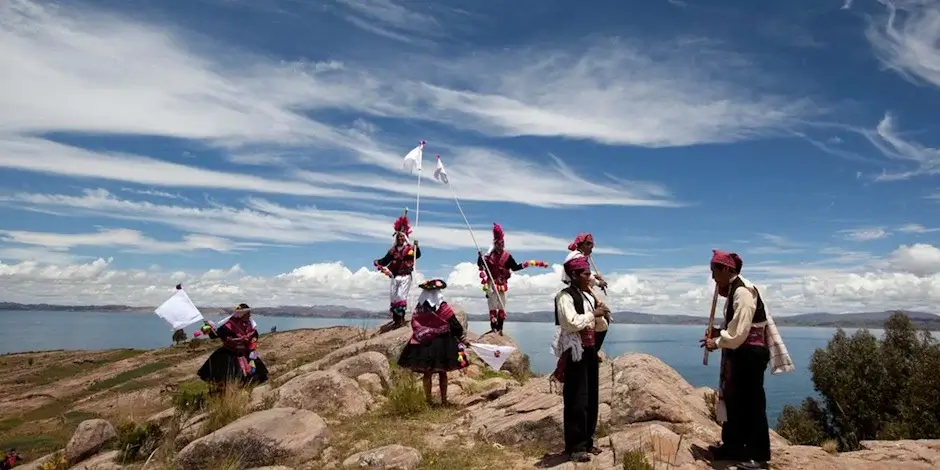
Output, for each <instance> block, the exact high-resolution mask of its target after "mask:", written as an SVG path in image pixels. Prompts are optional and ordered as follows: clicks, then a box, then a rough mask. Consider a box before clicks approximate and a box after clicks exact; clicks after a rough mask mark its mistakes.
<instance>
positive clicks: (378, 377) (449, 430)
mask: <svg viewBox="0 0 940 470" xmlns="http://www.w3.org/2000/svg"><path fill="white" fill-rule="evenodd" d="M464 321H465V316H464ZM410 334H411V332H410V329H409V328H407V327H406V328H400V329H398V330H395V331H391V332H386V333H377V334H373V335H370V336H369V337H367V338H363V339H362V340H361V341H359V342H353V343H351V344H347V345H344V346H343V347H341V348H338V349H336V350H335V351H333V352H331V353H330V354H328V355H327V356H325V357H323V358H322V359H320V360H318V361H316V362H313V363H310V364H306V365H302V366H300V367H298V368H296V369H294V370H292V371H289V372H288V375H287V377H288V379H287V380H284V379H278V380H276V381H272V382H271V383H268V384H265V385H262V386H260V387H256V388H254V389H253V390H252V397H251V407H250V410H246V412H247V411H254V412H253V413H251V414H248V415H247V416H244V417H242V418H240V419H238V420H236V421H234V422H232V423H231V424H229V425H227V426H225V427H222V428H221V429H219V430H217V431H215V432H213V433H210V434H208V435H203V434H205V431H206V427H205V425H206V423H207V422H210V421H213V420H214V419H215V418H217V416H215V415H213V420H210V419H208V418H209V415H208V414H207V413H196V414H192V415H190V414H181V413H178V412H176V411H175V410H174V409H172V408H171V409H167V410H164V411H162V412H160V413H157V414H154V415H152V416H150V418H148V419H147V420H146V422H148V423H152V424H155V425H158V426H160V427H163V428H164V430H169V429H171V428H172V431H173V432H167V433H166V437H168V438H175V444H176V445H177V447H176V448H182V450H181V451H179V452H178V453H177V455H176V460H177V462H176V464H178V467H179V468H186V469H193V470H200V469H209V468H219V467H220V466H225V467H226V468H232V467H233V466H234V467H237V468H245V469H252V470H293V469H296V470H319V469H326V468H331V469H341V468H345V469H385V470H391V469H399V470H407V469H415V468H419V467H422V466H434V465H440V464H441V462H448V460H447V459H446V458H444V459H443V460H441V459H439V456H440V454H441V453H442V452H447V451H450V450H453V449H455V448H461V449H469V450H471V451H472V452H483V453H484V455H486V454H485V452H486V447H484V446H487V447H488V446H493V447H502V448H503V449H504V451H503V452H504V453H503V454H501V455H500V456H499V457H498V458H499V459H500V460H499V461H498V462H496V463H495V464H496V465H497V466H498V468H500V469H501V470H503V469H504V470H512V469H533V468H548V469H555V470H579V469H593V470H615V469H616V470H622V469H623V468H624V464H623V461H624V459H625V458H628V459H631V458H635V457H637V456H641V457H642V458H645V459H646V460H647V461H648V462H649V463H650V465H651V466H652V468H670V469H671V470H694V469H701V470H705V469H710V468H728V465H726V463H709V462H707V461H706V460H705V458H706V455H705V449H706V448H707V447H708V445H710V444H714V443H716V442H717V441H718V440H719V438H720V427H719V426H718V425H717V424H716V423H714V422H713V421H712V419H711V418H710V417H709V409H710V407H709V403H707V400H708V399H709V397H710V392H711V390H710V389H707V388H694V387H692V386H691V385H689V383H688V382H686V381H685V380H684V379H683V378H682V377H681V376H680V375H679V374H678V373H676V371H675V370H673V369H672V368H671V367H669V366H667V365H666V364H664V363H663V362H662V361H660V360H659V359H657V358H655V357H653V356H649V355H646V354H626V355H623V356H620V357H616V358H612V359H609V360H607V361H605V362H604V363H603V364H602V365H601V366H600V401H601V405H600V418H599V426H598V439H597V440H596V442H597V445H598V446H599V447H600V448H601V450H602V452H601V454H600V455H597V456H595V457H594V458H593V459H592V462H591V463H590V464H587V465H580V464H579V465H575V464H572V463H570V462H565V461H564V459H563V458H561V457H558V456H557V455H549V456H546V457H544V458H541V459H539V460H536V459H535V458H530V457H525V456H523V455H522V454H523V452H522V448H523V447H524V448H526V450H529V451H531V450H532V449H533V448H534V447H541V448H544V449H547V450H551V451H560V450H561V447H562V442H563V438H562V425H563V423H562V419H563V418H562V409H563V405H562V399H561V395H560V392H561V390H560V387H559V386H558V385H553V383H552V382H550V381H549V379H548V378H546V377H542V378H532V379H530V380H528V381H527V382H525V384H522V383H520V382H519V381H518V380H516V379H514V378H513V377H510V376H509V374H502V375H501V376H499V377H490V378H487V379H482V378H480V376H483V371H482V367H481V363H480V361H479V359H478V358H474V365H473V366H472V367H471V369H470V370H464V371H461V372H455V373H453V374H451V381H450V389H449V399H450V401H451V402H452V403H453V404H454V405H457V406H458V407H460V408H462V410H461V412H460V413H459V414H458V415H456V416H459V418H457V419H453V416H454V415H447V419H446V420H438V421H435V420H433V419H432V420H431V421H428V422H420V421H418V426H415V422H416V421H415V420H416V419H417V420H420V419H422V418H421V417H420V416H423V415H419V416H418V417H414V416H412V417H410V418H406V419H405V420H403V419H402V417H400V416H399V417H396V418H395V419H397V421H395V422H396V423H404V422H405V421H408V422H409V423H410V424H409V428H408V431H407V432H409V433H410V434H408V436H407V442H405V441H404V440H402V441H401V442H400V443H397V444H396V443H391V444H390V442H395V441H396V440H398V439H397V437H398V436H399V435H401V436H404V433H402V432H398V433H397V434H396V429H395V428H394V426H391V427H390V428H385V427H383V425H385V424H387V423H386V422H384V421H382V419H384V418H385V417H386V416H385V415H383V414H375V415H368V416H361V417H359V418H356V417H357V416H360V415H363V414H365V413H369V412H371V411H374V410H376V409H377V407H378V406H379V405H380V404H381V403H382V401H383V400H388V399H387V398H385V397H384V396H383V395H384V392H386V391H388V390H389V389H390V386H392V385H395V384H394V383H392V382H393V377H392V374H391V371H390V366H389V360H390V359H391V360H394V359H396V358H397V354H398V353H399V352H400V350H401V347H402V346H403V345H404V344H405V342H406V341H407V339H408V337H409V336H410ZM469 336H470V338H471V339H472V340H473V341H480V342H485V343H489V344H501V345H512V346H515V343H514V342H513V341H512V339H511V338H509V337H507V336H499V335H493V334H488V335H485V336H483V337H482V338H481V337H479V336H477V335H475V334H472V333H470V334H469ZM516 354H518V357H516V356H515V355H516ZM291 367H293V365H292V366H291ZM474 367H475V368H476V372H475V374H476V375H475V374H474V372H473V368H474ZM527 367H528V365H527V364H525V359H524V357H523V356H522V354H521V353H519V352H518V351H517V352H516V353H514V355H513V357H510V358H509V361H507V364H506V368H507V369H509V370H511V371H513V372H514V374H513V375H515V373H519V374H525V373H526V372H527ZM489 375H490V374H486V375H485V376H489ZM398 378H399V377H398V375H397V374H396V376H395V377H394V380H398ZM278 385H280V386H278ZM434 392H435V393H436V392H437V387H434ZM418 393H421V392H418ZM412 396H414V395H412ZM419 399H420V398H419ZM271 406H274V408H271V409H267V410H263V408H269V407H271ZM255 410H261V411H255ZM151 411H155V410H151ZM216 411H217V410H216ZM324 417H325V418H330V419H332V421H330V423H331V424H330V425H328V424H327V422H326V421H325V420H324V419H323V418H324ZM357 419H358V420H359V421H358V422H357ZM349 423H354V425H353V426H347V424H349ZM329 426H333V427H334V432H335V436H334V435H333V434H331V432H330V430H329ZM374 429H380V430H381V432H380V433H378V434H373V432H372V430H374ZM419 429H420V431H418V430H419ZM415 433H417V434H418V435H413V434H415ZM771 436H772V445H773V453H774V460H773V462H772V465H773V468H775V469H778V470H803V469H820V470H876V469H877V470H882V469H897V470H920V469H925V470H926V469H930V468H940V440H938V441H927V440H920V441H890V442H889V441H864V442H862V443H861V446H862V449H861V450H859V451H856V452H847V453H843V454H829V453H826V452H825V451H823V450H822V449H820V448H818V447H807V446H793V445H789V443H787V442H786V441H785V440H784V439H782V438H780V437H779V436H777V435H776V433H773V432H771ZM114 439H115V429H114V428H113V427H112V425H111V424H109V423H108V422H107V421H105V420H100V419H96V420H89V421H85V422H83V423H81V424H80V425H79V426H78V429H77V430H76V431H75V433H74V435H73V436H72V439H71V440H70V441H69V442H68V445H67V446H66V448H65V449H63V450H61V451H59V452H57V453H55V454H50V455H48V456H45V457H42V458H41V459H39V460H37V461H35V462H30V463H27V464H25V465H24V466H22V467H17V468H23V469H24V470H40V468H41V467H40V465H41V463H42V462H43V461H50V460H55V461H56V462H57V463H58V464H57V466H56V468H66V466H65V463H64V462H62V460H64V459H65V458H66V457H68V460H69V462H68V465H71V467H70V468H71V469H72V470H113V469H119V468H139V467H136V466H135V467H122V466H121V465H119V464H118V463H116V462H117V459H116V457H117V456H118V454H119V452H118V451H114V450H110V449H113V448H114V447H112V446H109V445H108V444H109V443H110V442H111V441H113V440H114ZM378 439H381V441H382V442H376V440H378ZM370 441H371V442H370ZM405 443H407V444H408V445H411V446H414V447H415V448H412V447H405V446H403V445H401V444H405ZM381 444H390V445H384V446H382V447H377V446H379V445H381ZM166 445H168V446H169V447H173V442H172V441H169V442H168V443H167V444H166ZM419 449H420V450H419ZM422 451H423V452H424V454H426V455H427V457H424V456H423V455H422ZM461 451H462V450H461ZM476 455H480V454H476ZM494 455H495V454H494ZM171 457H172V456H171ZM423 459H427V460H428V461H423ZM431 460H434V462H430V461H431ZM489 463H493V462H489ZM138 464H139V463H138ZM148 468H157V467H156V466H154V465H153V463H151V465H150V466H149V467H148ZM435 468H436V467H435ZM472 468H474V467H472V466H470V469H472ZM647 468H649V467H647ZM731 468H733V467H731ZM468 470H469V469H468Z"/></svg>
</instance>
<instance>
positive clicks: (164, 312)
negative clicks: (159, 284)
mask: <svg viewBox="0 0 940 470" xmlns="http://www.w3.org/2000/svg"><path fill="white" fill-rule="evenodd" d="M153 313H156V314H157V316H158V317H160V318H162V319H164V320H166V322H167V323H169V324H170V327H172V328H173V329H174V330H179V329H181V328H186V327H187V326H189V325H192V324H193V323H196V322H199V321H202V320H205V317H203V316H202V313H201V312H200V311H199V309H198V308H196V306H195V305H194V304H193V301H192V300H190V299H189V296H188V295H186V291H184V290H183V288H182V286H180V285H177V286H176V293H175V294H173V297H170V298H169V299H167V301H166V302H163V305H161V306H159V307H157V309H156V310H154V311H153Z"/></svg>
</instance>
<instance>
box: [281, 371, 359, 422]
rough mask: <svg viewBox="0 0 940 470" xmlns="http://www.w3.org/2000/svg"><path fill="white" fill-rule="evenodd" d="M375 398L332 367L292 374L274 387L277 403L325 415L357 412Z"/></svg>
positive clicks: (345, 415) (339, 415) (338, 415)
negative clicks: (298, 374) (291, 377)
mask: <svg viewBox="0 0 940 470" xmlns="http://www.w3.org/2000/svg"><path fill="white" fill-rule="evenodd" d="M374 405H375V399H374V398H373V397H372V395H371V394H369V393H368V392H366V391H365V390H363V389H362V388H361V387H360V386H359V384H358V383H357V382H356V381H355V380H353V379H351V378H349V377H346V376H345V375H342V374H340V373H339V372H337V371H335V370H318V371H313V372H310V373H307V374H303V375H300V376H298V377H295V378H293V379H291V380H290V381H288V382H287V383H285V384H284V385H282V386H280V387H279V388H278V389H277V401H275V403H274V406H276V407H290V408H300V409H304V410H310V411H315V412H317V413H322V414H324V415H327V416H337V417H350V416H358V415H361V414H363V413H366V412H368V411H369V410H371V409H372V408H373V407H374Z"/></svg>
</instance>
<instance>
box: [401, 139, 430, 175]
mask: <svg viewBox="0 0 940 470" xmlns="http://www.w3.org/2000/svg"><path fill="white" fill-rule="evenodd" d="M426 143H427V142H425V141H423V140H422V141H421V143H420V144H418V146H417V147H415V148H414V149H412V150H411V151H410V152H408V155H405V160H404V161H403V162H402V165H401V167H402V168H404V169H406V170H408V171H410V172H412V173H414V171H415V170H418V171H421V160H422V159H423V158H424V144H426Z"/></svg>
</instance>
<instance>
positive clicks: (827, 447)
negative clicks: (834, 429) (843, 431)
mask: <svg viewBox="0 0 940 470" xmlns="http://www.w3.org/2000/svg"><path fill="white" fill-rule="evenodd" d="M819 447H821V448H822V450H824V451H826V452H828V453H830V454H832V455H836V454H838V453H839V441H837V440H835V439H827V440H825V441H823V443H822V444H820V445H819Z"/></svg>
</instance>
